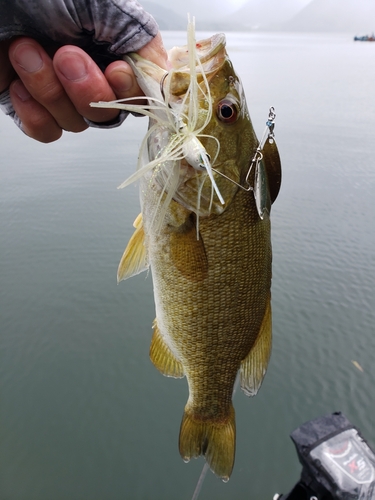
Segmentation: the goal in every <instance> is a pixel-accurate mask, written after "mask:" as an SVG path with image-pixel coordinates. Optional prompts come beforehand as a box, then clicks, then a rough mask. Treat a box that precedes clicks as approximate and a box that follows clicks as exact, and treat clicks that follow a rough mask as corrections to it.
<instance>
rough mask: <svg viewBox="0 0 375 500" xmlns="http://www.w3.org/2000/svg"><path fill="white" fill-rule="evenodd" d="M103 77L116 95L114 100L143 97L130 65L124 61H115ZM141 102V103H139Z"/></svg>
mask: <svg viewBox="0 0 375 500" xmlns="http://www.w3.org/2000/svg"><path fill="white" fill-rule="evenodd" d="M104 75H105V77H106V79H107V81H108V83H109V85H110V86H111V88H112V90H113V92H114V93H115V94H116V99H125V98H128V97H138V96H143V95H144V93H143V92H142V90H141V89H140V87H139V85H138V83H137V79H136V77H135V75H134V73H133V70H132V68H131V67H130V65H129V64H128V63H127V62H125V61H115V62H113V63H111V64H110V65H109V66H108V67H107V68H106V70H105V72H104ZM140 102H141V101H140Z"/></svg>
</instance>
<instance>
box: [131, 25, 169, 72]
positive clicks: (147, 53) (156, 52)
mask: <svg viewBox="0 0 375 500" xmlns="http://www.w3.org/2000/svg"><path fill="white" fill-rule="evenodd" d="M138 54H139V55H140V56H142V57H143V58H144V59H148V60H149V61H151V62H153V63H155V64H157V65H158V66H160V67H161V68H164V69H169V63H168V54H167V52H166V50H165V48H164V45H163V40H162V37H161V34H160V31H159V32H158V34H157V35H156V36H155V37H154V38H153V39H152V40H151V41H150V42H149V43H148V44H147V45H145V46H144V47H142V48H141V49H140V50H138Z"/></svg>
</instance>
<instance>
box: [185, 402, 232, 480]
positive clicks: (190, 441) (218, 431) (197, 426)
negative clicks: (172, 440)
mask: <svg viewBox="0 0 375 500" xmlns="http://www.w3.org/2000/svg"><path fill="white" fill-rule="evenodd" d="M179 449H180V454H181V457H182V459H183V460H184V461H185V462H188V461H189V460H190V459H191V458H197V457H199V456H200V455H203V456H204V457H205V459H206V462H207V464H208V465H209V466H210V469H211V470H212V472H214V473H215V474H216V475H217V476H219V477H220V478H221V479H222V480H223V481H228V479H229V477H230V475H231V473H232V469H233V465H234V457H235V452H236V423H235V415H234V408H233V406H232V405H231V407H230V411H229V414H228V417H227V418H226V419H220V420H217V421H216V420H207V419H203V420H202V419H199V418H196V417H194V414H193V413H192V412H190V411H189V409H188V408H187V407H186V408H185V413H184V416H183V418H182V422H181V428H180V439H179Z"/></svg>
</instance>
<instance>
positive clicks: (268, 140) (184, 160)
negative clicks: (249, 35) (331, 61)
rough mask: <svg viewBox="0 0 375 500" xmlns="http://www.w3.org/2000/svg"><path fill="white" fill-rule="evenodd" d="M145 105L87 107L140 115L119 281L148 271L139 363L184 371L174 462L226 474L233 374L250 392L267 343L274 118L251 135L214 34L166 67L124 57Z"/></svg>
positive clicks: (276, 162) (177, 51)
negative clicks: (136, 204) (150, 310)
mask: <svg viewBox="0 0 375 500" xmlns="http://www.w3.org/2000/svg"><path fill="white" fill-rule="evenodd" d="M126 59H127V61H128V62H129V64H130V65H131V66H132V68H133V71H134V73H135V75H136V78H137V80H138V84H139V86H140V87H141V89H142V90H143V92H144V94H145V96H146V98H147V102H146V103H144V104H134V102H133V101H132V99H125V100H120V101H114V102H112V103H95V104H93V105H95V106H98V107H99V106H102V107H108V106H111V107H117V108H119V109H125V110H127V111H132V112H136V113H140V114H143V115H145V116H148V117H149V129H148V131H147V134H146V136H145V138H144V140H143V142H142V145H141V148H140V153H139V159H138V165H137V171H136V172H135V173H134V174H132V175H131V176H130V177H129V178H128V179H127V180H126V181H125V182H124V183H123V184H122V185H121V186H120V187H126V186H128V185H129V184H131V183H132V182H135V181H139V184H140V198H141V213H140V214H139V216H138V217H137V218H136V220H135V221H134V227H135V231H134V234H133V235H132V237H131V238H130V241H129V243H128V245H127V247H126V249H125V252H124V254H123V256H122V259H121V261H120V264H119V268H118V276H117V277H118V281H121V280H124V279H127V278H130V277H131V276H134V275H136V274H138V273H140V272H143V271H145V270H147V269H151V274H152V280H153V287H154V300H155V309H156V318H155V321H154V323H153V335H152V340H151V347H150V358H151V361H152V363H153V364H154V365H155V367H156V368H157V369H158V370H159V371H160V372H161V373H162V374H163V375H165V376H167V377H174V378H182V377H186V379H187V383H188V387H189V397H188V401H187V403H186V406H185V409H184V413H183V417H182V422H181V427H180V435H179V451H180V454H181V457H182V458H183V460H184V461H185V462H188V461H189V460H190V459H191V458H198V457H199V456H204V458H205V460H206V462H207V463H208V465H209V467H210V468H211V470H212V471H213V472H214V473H215V474H216V475H217V476H218V477H220V478H221V479H222V480H223V481H228V480H229V477H230V475H231V473H232V470H233V466H234V460H235V447H236V424H235V411H234V407H233V403H232V393H233V387H234V384H235V381H236V378H237V375H238V373H239V377H240V384H241V388H242V390H243V392H244V393H245V394H246V395H255V394H256V393H257V391H258V390H259V388H260V386H261V384H262V381H263V378H264V375H265V373H266V370H267V366H268V362H269V358H270V354H271V344H272V318H271V277H272V249H271V237H270V209H271V205H272V203H273V202H274V201H275V199H276V197H277V195H278V192H279V189H280V184H281V163H280V157H279V153H278V149H277V146H276V142H275V140H274V135H273V126H274V122H273V119H274V115H273V114H271V113H270V116H269V120H268V121H267V124H268V125H267V127H266V130H267V133H266V134H265V136H264V138H263V139H262V140H261V141H258V139H257V137H256V134H255V132H254V129H253V125H252V122H251V119H250V115H249V112H248V109H247V105H246V99H245V95H244V90H243V87H242V84H241V81H240V78H239V77H238V75H237V73H236V72H235V70H234V68H233V65H232V62H231V60H230V58H229V56H228V54H227V51H226V39H225V35H224V34H221V33H220V34H216V35H213V36H211V37H210V38H208V39H205V40H202V41H199V42H197V41H196V39H195V24H194V20H190V19H189V22H188V36H187V45H186V46H182V47H174V48H172V49H171V50H170V51H169V52H168V60H169V65H170V68H169V69H168V70H166V69H164V68H160V67H158V66H157V65H155V64H154V63H152V62H150V61H147V60H145V59H143V58H142V57H141V56H139V55H138V54H136V53H132V54H129V55H128V56H126Z"/></svg>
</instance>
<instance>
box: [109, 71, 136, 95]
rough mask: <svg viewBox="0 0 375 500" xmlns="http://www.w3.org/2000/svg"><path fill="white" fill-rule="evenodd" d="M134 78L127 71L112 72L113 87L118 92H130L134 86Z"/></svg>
mask: <svg viewBox="0 0 375 500" xmlns="http://www.w3.org/2000/svg"><path fill="white" fill-rule="evenodd" d="M134 84H135V82H134V81H133V78H132V77H131V76H130V75H129V73H126V72H125V71H121V70H118V71H113V73H112V74H111V87H112V88H113V90H114V91H115V93H116V94H119V93H123V92H128V91H129V90H131V89H132V88H133V87H134Z"/></svg>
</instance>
